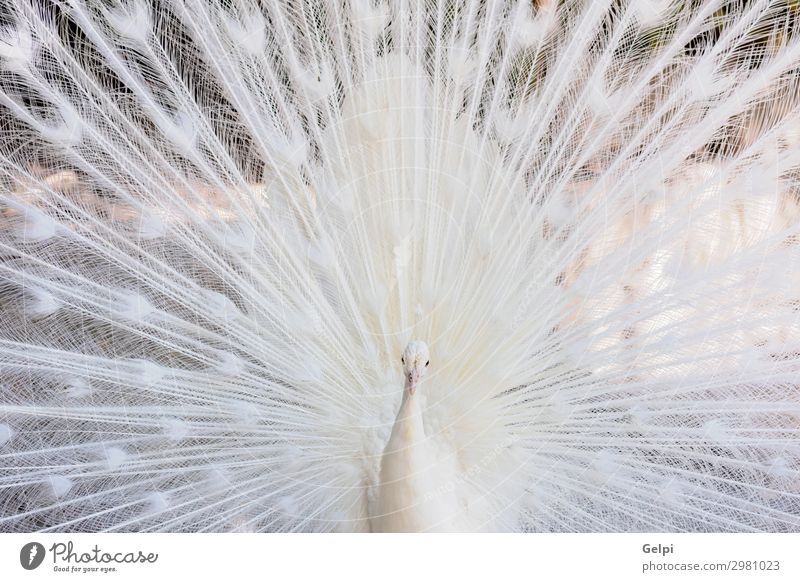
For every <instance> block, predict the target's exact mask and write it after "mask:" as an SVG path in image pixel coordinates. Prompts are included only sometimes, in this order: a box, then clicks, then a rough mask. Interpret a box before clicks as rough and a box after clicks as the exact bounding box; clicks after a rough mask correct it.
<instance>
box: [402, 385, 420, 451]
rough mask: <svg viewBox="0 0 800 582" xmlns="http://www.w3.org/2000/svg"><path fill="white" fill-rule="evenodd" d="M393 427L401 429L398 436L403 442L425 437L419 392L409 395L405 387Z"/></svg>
mask: <svg viewBox="0 0 800 582" xmlns="http://www.w3.org/2000/svg"><path fill="white" fill-rule="evenodd" d="M395 426H396V427H398V428H402V430H401V431H400V434H401V435H402V438H404V440H411V441H417V440H422V439H423V438H424V437H425V433H424V428H423V425H422V407H421V406H420V397H419V392H418V391H417V393H415V394H411V393H410V391H409V390H408V386H407V385H406V386H405V389H404V390H403V401H402V403H401V404H400V410H399V411H398V413H397V420H396V422H395Z"/></svg>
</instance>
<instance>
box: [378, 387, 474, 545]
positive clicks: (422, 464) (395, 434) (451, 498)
mask: <svg viewBox="0 0 800 582" xmlns="http://www.w3.org/2000/svg"><path fill="white" fill-rule="evenodd" d="M419 400H420V397H419V396H407V397H405V398H404V399H403V403H402V405H401V406H400V411H399V412H398V414H397V420H396V421H395V424H394V426H393V427H392V434H391V436H390V437H389V442H388V443H387V444H386V448H385V449H384V452H383V456H382V458H381V470H380V482H379V485H378V503H377V510H376V512H375V517H373V520H372V523H373V531H377V532H447V531H457V530H456V528H455V520H456V517H457V509H458V508H457V505H456V503H455V493H454V491H455V487H454V485H455V484H454V482H453V480H454V479H455V474H453V473H451V474H450V475H448V474H447V472H446V471H445V470H443V469H444V468H443V467H442V464H443V461H442V460H441V459H439V458H438V456H437V451H436V450H435V448H434V447H432V446H431V443H430V439H429V438H428V437H426V436H425V427H424V426H423V422H422V411H421V409H420V405H419Z"/></svg>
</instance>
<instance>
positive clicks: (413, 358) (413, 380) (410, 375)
mask: <svg viewBox="0 0 800 582" xmlns="http://www.w3.org/2000/svg"><path fill="white" fill-rule="evenodd" d="M400 363H401V364H403V376H404V377H405V383H406V389H407V390H408V392H409V394H411V395H412V396H413V395H414V393H415V392H416V391H417V385H418V384H419V381H420V380H421V379H422V377H423V376H424V375H425V371H426V370H427V369H428V366H429V365H430V363H431V356H430V353H429V352H428V344H426V343H425V342H423V341H420V340H411V341H410V342H408V345H407V346H406V349H405V350H403V355H402V357H401V358H400Z"/></svg>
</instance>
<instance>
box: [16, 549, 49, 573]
mask: <svg viewBox="0 0 800 582" xmlns="http://www.w3.org/2000/svg"><path fill="white" fill-rule="evenodd" d="M43 561H44V546H43V545H42V544H40V543H39V542H30V543H27V544H25V545H24V546H22V549H21V550H20V551H19V563H20V564H22V567H23V568H25V569H26V570H35V569H36V568H38V567H39V566H40V565H41V563H42V562H43Z"/></svg>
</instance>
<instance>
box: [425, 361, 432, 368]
mask: <svg viewBox="0 0 800 582" xmlns="http://www.w3.org/2000/svg"><path fill="white" fill-rule="evenodd" d="M430 363H431V361H430V360H428V361H427V362H425V367H426V368H427V367H428V364H430Z"/></svg>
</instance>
